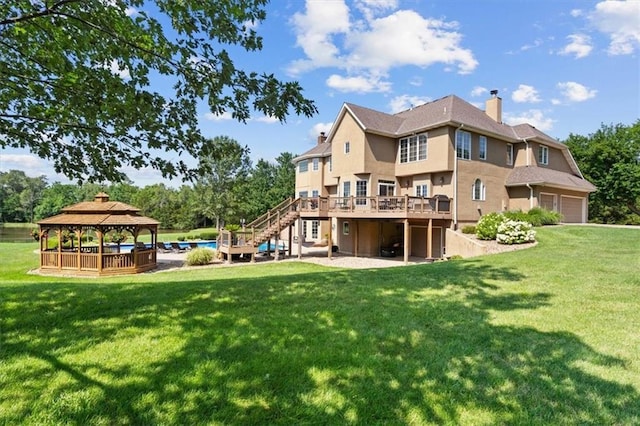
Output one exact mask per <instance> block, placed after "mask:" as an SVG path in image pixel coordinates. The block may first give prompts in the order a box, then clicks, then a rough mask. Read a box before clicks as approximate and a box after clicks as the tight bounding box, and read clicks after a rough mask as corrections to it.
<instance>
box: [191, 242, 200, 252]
mask: <svg viewBox="0 0 640 426" xmlns="http://www.w3.org/2000/svg"><path fill="white" fill-rule="evenodd" d="M197 248H198V243H194V242H189V250H193V249H197Z"/></svg>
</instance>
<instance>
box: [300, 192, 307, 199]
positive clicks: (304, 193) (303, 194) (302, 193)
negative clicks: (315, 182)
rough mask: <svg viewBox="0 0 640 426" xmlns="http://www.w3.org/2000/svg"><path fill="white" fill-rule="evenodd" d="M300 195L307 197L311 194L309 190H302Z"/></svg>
mask: <svg viewBox="0 0 640 426" xmlns="http://www.w3.org/2000/svg"><path fill="white" fill-rule="evenodd" d="M298 196H299V197H300V198H307V197H308V196H309V191H300V192H299V193H298Z"/></svg>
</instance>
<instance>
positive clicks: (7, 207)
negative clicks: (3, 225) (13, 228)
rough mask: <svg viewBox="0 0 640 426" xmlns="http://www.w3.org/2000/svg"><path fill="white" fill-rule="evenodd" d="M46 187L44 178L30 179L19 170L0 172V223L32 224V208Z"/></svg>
mask: <svg viewBox="0 0 640 426" xmlns="http://www.w3.org/2000/svg"><path fill="white" fill-rule="evenodd" d="M46 186H47V180H46V178H45V177H44V176H40V177H36V178H31V177H28V176H27V175H26V174H25V173H24V172H23V171H21V170H9V171H8V172H0V221H1V222H4V221H7V222H33V219H34V208H35V206H36V205H37V204H38V203H39V202H40V197H41V196H42V191H43V190H44V188H46Z"/></svg>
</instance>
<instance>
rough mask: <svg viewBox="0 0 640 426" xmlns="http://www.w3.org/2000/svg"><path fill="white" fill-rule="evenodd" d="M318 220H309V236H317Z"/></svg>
mask: <svg viewBox="0 0 640 426" xmlns="http://www.w3.org/2000/svg"><path fill="white" fill-rule="evenodd" d="M319 224H320V221H318V220H312V221H311V238H318V225H319Z"/></svg>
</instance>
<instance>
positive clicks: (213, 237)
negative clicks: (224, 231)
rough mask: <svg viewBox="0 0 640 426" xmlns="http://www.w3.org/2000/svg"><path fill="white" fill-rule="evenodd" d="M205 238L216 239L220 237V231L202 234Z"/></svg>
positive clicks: (202, 237)
mask: <svg viewBox="0 0 640 426" xmlns="http://www.w3.org/2000/svg"><path fill="white" fill-rule="evenodd" d="M200 238H201V239H203V240H215V239H217V238H218V231H207V232H203V233H201V234H200Z"/></svg>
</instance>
